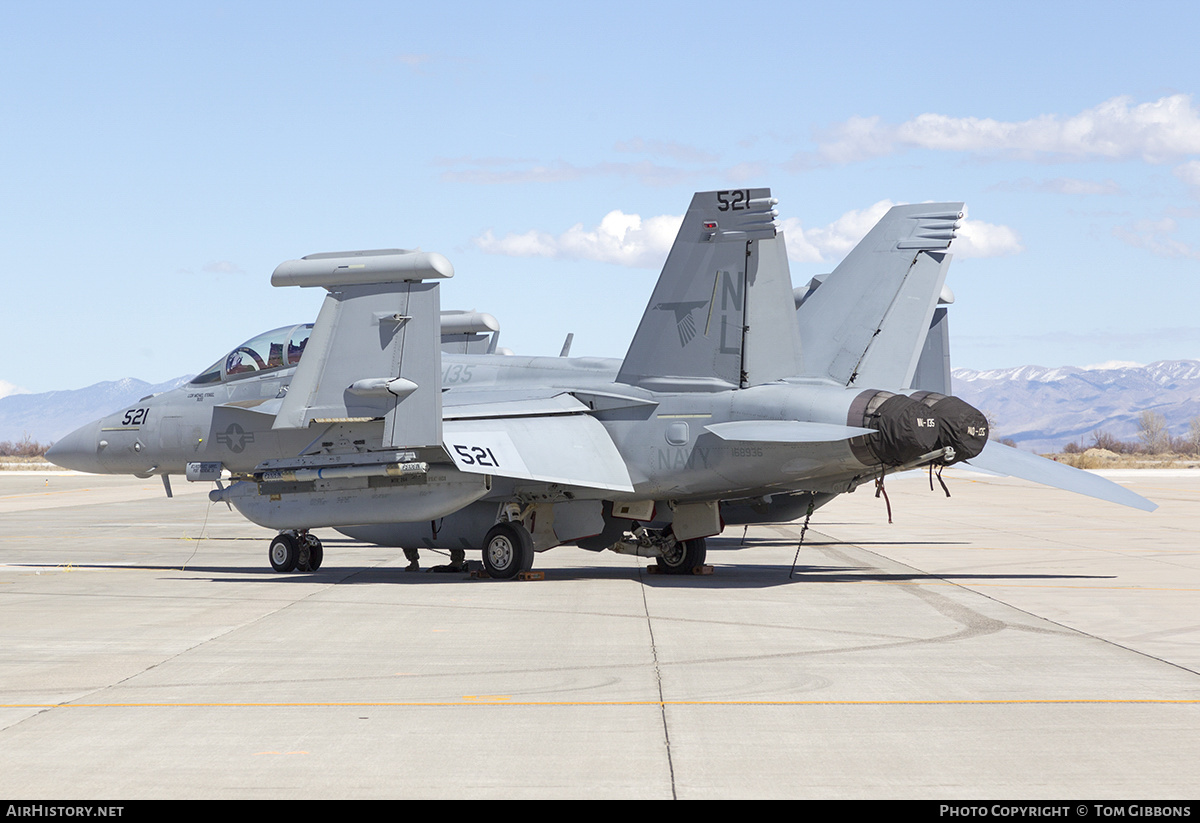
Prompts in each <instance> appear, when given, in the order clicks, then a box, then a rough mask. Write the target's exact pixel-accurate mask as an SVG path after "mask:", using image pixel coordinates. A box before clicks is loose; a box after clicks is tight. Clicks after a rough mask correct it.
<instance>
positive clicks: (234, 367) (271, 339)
mask: <svg viewBox="0 0 1200 823" xmlns="http://www.w3.org/2000/svg"><path fill="white" fill-rule="evenodd" d="M312 329H313V324H312V323H304V324H302V325H299V326H283V327H282V328H278V329H272V330H271V331H269V332H264V333H263V334H260V335H258V336H257V337H254V338H251V339H250V340H247V341H246V342H245V343H243V344H242V345H240V346H238V347H237V348H236V349H234V350H233V351H231V352H229V354H227V355H225V356H224V357H222V358H221V359H220V360H218V361H217V362H216V363H213V364H212V365H211V366H209V367H208V368H207V369H205V370H204V371H202V372H200V374H199V375H198V376H196V377H195V378H193V379H192V383H193V384H203V383H223V382H225V381H226V380H237V379H239V378H242V377H247V376H249V375H253V374H262V373H264V372H268V371H274V370H276V369H285V368H289V367H291V366H295V365H296V364H297V363H299V362H300V356H301V355H303V354H304V347H305V346H307V345H308V337H309V335H310V334H312Z"/></svg>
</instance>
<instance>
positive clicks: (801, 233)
mask: <svg viewBox="0 0 1200 823" xmlns="http://www.w3.org/2000/svg"><path fill="white" fill-rule="evenodd" d="M894 205H896V204H895V203H893V202H892V201H890V200H880V201H879V202H878V203H875V204H874V205H872V206H868V207H866V208H865V209H854V210H851V211H848V212H846V213H845V214H843V215H842V216H841V217H839V218H838V219H836V220H834V221H833V222H832V223H830V224H828V225H826V226H818V227H815V228H811V229H806V228H804V225H803V224H802V223H801V221H800V220H798V219H797V218H794V217H793V218H788V219H786V220H781V221H779V222H780V227H781V228H782V229H783V231H784V232H785V234H786V236H787V249H788V258H789V259H791V260H794V261H796V262H800V263H820V262H824V261H837V260H840V259H841V258H843V257H845V256H846V255H847V254H849V252H850V250H851V249H853V248H854V246H855V244H857V243H858V241H859V240H862V239H863V237H864V236H865V235H866V233H867V232H869V231H870V230H871V229H872V228H873V227H874V226H875V224H876V223H878V222H879V219H880V218H881V217H883V215H885V214H886V213H887V211H888V209H890V208H891V207H892V206H894ZM682 222H683V218H682V217H681V216H678V215H662V216H659V217H650V218H646V219H645V220H643V219H642V217H641V216H640V215H637V214H625V213H624V212H623V211H620V210H619V209H618V210H614V211H610V212H609V213H608V214H606V215H605V216H604V219H603V220H601V221H600V225H599V226H596V227H595V228H593V229H584V227H583V224H582V223H577V224H576V225H574V226H572V227H571V228H569V229H567V231H565V232H563V233H562V234H558V235H554V234H550V233H548V232H543V231H537V230H536V229H534V230H531V231H527V232H525V233H524V234H506V235H504V236H503V237H496V236H495V234H493V233H492V231H491V230H490V229H489V230H488V231H486V232H484V233H483V234H482V235H480V236H479V237H476V238H475V239H474V240H473V241H472V242H473V243H474V244H475V246H476V247H477V248H479V249H480V250H481V251H484V252H487V253H488V254H504V255H508V256H510V257H554V258H560V259H568V260H598V261H601V262H604V263H616V264H618V265H621V266H634V267H639V268H648V269H657V268H659V267H660V266H662V264H663V261H665V260H666V257H667V252H669V251H670V250H671V244H672V243H674V242H675V235H676V234H677V233H678V232H679V226H680V224H682ZM950 251H952V252H954V255H955V256H956V257H958V258H966V257H998V256H1002V255H1007V254H1016V253H1018V252H1020V251H1023V247H1022V246H1021V242H1020V239H1019V238H1018V237H1017V233H1016V232H1015V231H1013V230H1012V229H1010V228H1009V227H1008V226H998V225H994V224H992V223H983V222H980V221H978V220H970V219H964V220H963V222H962V225H961V227H960V228H959V230H958V237H957V238H956V239H955V240H954V242H953V244H952V245H951V247H950Z"/></svg>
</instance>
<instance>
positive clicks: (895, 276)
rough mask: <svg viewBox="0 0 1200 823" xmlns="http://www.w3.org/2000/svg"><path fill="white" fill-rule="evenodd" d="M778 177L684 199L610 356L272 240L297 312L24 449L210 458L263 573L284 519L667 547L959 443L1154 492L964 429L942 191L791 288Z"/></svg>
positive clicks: (981, 430)
mask: <svg viewBox="0 0 1200 823" xmlns="http://www.w3.org/2000/svg"><path fill="white" fill-rule="evenodd" d="M776 202H777V201H776V200H774V199H773V198H772V197H771V193H770V190H769V189H733V190H726V191H715V192H703V193H699V194H696V195H695V196H694V197H693V199H692V203H691V206H690V207H689V208H688V211H687V214H686V216H685V217H684V220H683V225H682V226H681V228H680V230H679V234H678V236H677V238H676V240H675V244H674V246H673V247H672V249H671V252H670V254H669V256H668V257H667V261H666V264H665V266H664V268H663V271H662V274H661V276H660V278H659V280H658V284H657V286H656V287H655V289H654V293H653V295H652V296H651V298H650V300H649V302H648V304H647V308H646V311H645V313H644V315H643V316H642V320H641V324H640V325H639V327H638V329H637V332H636V334H635V335H634V338H633V342H632V343H631V344H630V347H629V350H628V353H627V354H626V356H625V358H624V359H623V360H609V359H598V358H568V357H519V356H502V355H499V354H487V353H478V349H479V347H480V345H481V344H482V343H483V341H487V340H489V338H488V336H487V333H488V332H489V330H491V331H494V330H495V328H496V326H495V323H494V320H492V319H491V318H490V317H488V316H486V315H485V316H479V315H456V314H446V315H443V314H441V312H440V307H439V295H438V281H439V280H440V279H443V278H447V277H451V276H453V267H452V266H451V265H450V263H449V261H448V260H446V258H444V257H442V256H441V255H438V254H432V253H426V252H414V251H404V250H383V251H360V252H344V253H333V254H315V255H309V256H308V257H305V258H302V259H300V260H292V261H288V262H285V263H282V264H280V266H279V267H278V268H276V270H275V272H274V274H273V276H272V279H271V282H272V283H273V284H274V285H276V286H299V287H317V288H324V289H326V291H327V295H326V297H325V301H324V304H323V306H322V308H321V311H320V314H319V316H318V318H317V321H316V323H315V324H302V325H297V326H294V327H285V328H281V329H276V330H274V331H271V332H267V333H266V334H263V335H260V336H258V337H255V338H253V339H252V340H249V341H247V342H246V343H244V344H242V345H240V346H238V347H237V348H235V349H233V351H231V352H230V353H229V354H228V355H227V356H225V357H223V358H221V359H220V360H219V361H217V362H216V363H214V364H213V365H212V366H211V367H210V368H208V369H205V370H204V371H203V372H202V373H201V374H200V375H199V376H198V377H196V378H195V379H194V380H192V381H191V383H189V384H187V385H186V386H184V387H182V388H180V389H177V390H175V391H171V392H166V393H163V394H160V395H155V396H152V397H147V398H145V399H143V400H142V401H140V402H139V403H138V404H137V405H135V406H134V407H132V408H129V409H123V410H121V411H119V412H117V413H115V414H113V415H111V416H109V417H106V418H104V419H102V420H98V421H96V422H94V423H92V424H90V425H88V426H85V427H83V428H81V429H79V430H78V431H76V432H74V433H72V434H71V435H69V436H67V437H66V438H64V439H63V440H62V441H60V442H59V443H58V444H56V445H55V446H54V448H53V449H51V451H50V452H49V454H48V455H47V456H48V457H49V459H51V460H52V461H54V462H55V463H57V464H59V465H61V466H65V467H69V468H75V469H80V470H83V471H91V472H110V473H132V474H135V475H138V476H149V475H153V474H159V475H163V476H164V485H166V486H167V490H168V494H169V493H170V484H169V482H168V481H167V480H166V476H167V475H170V474H175V475H181V474H182V475H185V476H186V477H187V479H188V480H192V481H217V489H216V490H215V491H213V492H212V493H211V495H210V497H211V498H212V499H213V500H214V501H224V502H227V503H229V504H231V505H232V506H234V507H236V508H237V509H238V511H240V512H241V513H242V514H243V515H245V516H246V517H247V518H248V519H250V520H252V521H253V522H255V523H258V524H260V525H262V526H266V527H269V528H272V529H278V530H279V534H278V535H277V536H276V537H275V538H274V539H273V540H272V541H271V544H270V550H269V557H270V561H271V564H272V566H273V567H274V568H275V569H276V570H278V571H281V572H288V571H295V570H299V571H309V570H314V569H316V568H318V567H319V566H320V564H321V560H322V556H323V549H322V546H321V543H320V541H319V540H318V539H317V538H316V537H315V536H314V535H313V534H312V533H311V531H310V530H311V529H314V528H318V527H332V528H334V529H336V530H338V531H340V532H342V533H343V534H346V535H349V536H350V537H353V538H355V539H359V540H363V541H368V542H372V543H377V544H382V545H390V546H403V547H407V548H420V547H428V548H443V549H466V550H482V553H483V563H484V566H485V567H486V568H487V571H488V572H489V573H490V574H491V576H493V577H497V578H508V577H514V576H516V575H517V574H518V573H520V572H521V571H523V570H528V569H529V568H530V566H531V565H532V563H533V559H534V555H535V553H536V552H542V551H545V550H547V549H550V548H553V547H555V546H560V545H575V546H579V547H581V548H583V549H587V550H591V551H601V550H604V549H609V550H612V551H616V552H622V553H633V554H638V555H642V556H647V557H655V558H657V566H658V568H659V570H661V571H662V572H665V573H673V574H679V573H691V572H692V571H693V570H695V569H697V568H698V567H700V566H702V565H703V563H704V560H705V538H707V537H710V536H713V535H716V534H719V533H720V532H721V531H722V529H723V528H724V527H725V526H726V525H731V524H743V523H766V522H786V521H790V520H793V519H796V518H798V517H801V516H804V515H805V514H806V513H808V514H811V512H812V511H813V510H814V509H816V508H819V507H820V506H823V505H824V504H826V503H828V502H829V501H830V500H832V499H833V498H834V497H836V496H837V495H839V494H842V493H844V492H850V491H853V490H854V489H855V488H856V487H857V486H859V485H861V484H863V483H874V482H877V481H882V478H883V477H884V476H885V475H887V474H889V473H892V472H896V471H900V470H906V469H912V468H917V467H925V466H933V467H939V468H940V467H944V466H948V465H952V464H955V463H960V462H964V461H966V462H967V463H968V464H970V465H972V466H978V467H980V468H983V469H985V470H992V471H995V472H998V473H1001V474H1011V475H1016V476H1019V477H1023V478H1027V479H1030V480H1034V481H1037V482H1040V483H1045V484H1048V485H1052V486H1057V487H1060V488H1064V489H1068V490H1071V491H1075V492H1079V493H1083V494H1088V495H1092V496H1094V497H1099V498H1102V499H1105V500H1109V501H1112V502H1116V503H1122V504H1124V505H1128V506H1133V507H1136V508H1141V509H1145V510H1151V509H1153V508H1155V506H1154V504H1153V503H1150V502H1149V501H1147V500H1145V499H1144V498H1142V497H1140V496H1138V495H1136V494H1134V493H1132V492H1130V491H1128V490H1127V489H1124V488H1123V487H1121V486H1118V485H1116V484H1114V483H1111V482H1109V481H1107V480H1104V479H1103V478H1100V477H1098V476H1095V475H1091V474H1088V473H1086V472H1080V471H1076V470H1074V469H1071V468H1069V467H1066V466H1063V465H1060V464H1057V463H1054V462H1052V461H1048V460H1043V459H1042V458H1039V457H1036V456H1034V455H1031V454H1026V453H1022V452H1019V451H1017V450H1015V449H1012V448H1009V447H1006V446H1002V445H999V444H997V443H994V442H989V440H988V424H987V420H986V418H985V417H984V415H983V414H981V413H980V412H979V411H978V410H976V409H974V408H972V407H971V406H969V405H968V404H966V403H965V402H963V401H962V400H959V399H958V398H955V397H953V396H949V391H948V390H949V363H948V348H947V342H946V341H947V336H946V325H945V313H946V310H945V307H944V306H940V305H939V297H943V298H944V299H943V301H942V302H946V301H947V300H949V299H952V298H947V297H945V295H946V294H948V292H947V291H946V290H945V287H944V285H945V278H946V270H947V267H948V265H949V262H950V254H949V253H948V251H947V250H948V248H949V246H950V243H951V241H952V240H953V238H954V235H955V230H956V229H957V228H958V226H959V221H960V220H961V217H962V204H961V203H925V204H920V205H909V206H897V207H895V208H893V209H892V210H891V211H889V212H888V213H887V215H886V216H885V217H884V218H883V219H882V220H881V221H880V222H879V224H878V225H876V226H875V228H874V229H872V231H871V232H870V233H869V234H868V235H867V236H866V237H865V238H864V239H863V240H862V242H860V243H859V244H858V246H857V247H856V248H855V249H854V250H853V251H852V252H851V253H850V255H849V256H848V257H847V258H846V259H845V260H844V261H842V263H841V264H840V265H839V266H838V267H837V268H836V269H835V270H834V271H833V272H832V273H831V274H829V275H827V276H826V277H824V278H816V279H814V281H813V282H812V283H810V284H809V286H808V287H807V288H804V289H795V290H793V287H792V282H791V275H790V272H789V269H788V262H787V254H786V251H785V248H784V238H783V234H782V233H781V232H780V231H779V227H778V223H777V222H776V217H777V212H776V210H775V208H774V207H775V205H776ZM489 321H490V322H489ZM490 341H491V342H490V343H489V344H488V345H490V346H494V341H495V337H494V335H493V336H492V337H491V338H490ZM473 346H474V348H472V347H473ZM443 349H446V351H443ZM451 352H455V353H451ZM224 472H228V473H229V474H230V478H231V480H232V484H231V485H228V486H226V485H224V484H223V483H222V482H221V478H222V477H223V476H224V474H223V473H224Z"/></svg>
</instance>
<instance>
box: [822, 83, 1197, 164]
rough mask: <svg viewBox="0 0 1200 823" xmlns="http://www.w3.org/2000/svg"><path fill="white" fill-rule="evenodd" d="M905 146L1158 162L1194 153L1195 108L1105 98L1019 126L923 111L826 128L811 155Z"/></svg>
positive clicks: (842, 155) (1173, 101)
mask: <svg viewBox="0 0 1200 823" xmlns="http://www.w3.org/2000/svg"><path fill="white" fill-rule="evenodd" d="M909 148H921V149H930V150H934V151H954V152H971V153H982V154H1005V155H1016V156H1027V157H1040V158H1042V159H1083V158H1104V159H1124V158H1131V157H1140V158H1141V159H1143V160H1145V161H1147V162H1150V163H1162V162H1166V161H1168V160H1170V159H1172V158H1176V157H1181V156H1185V155H1189V154H1200V110H1197V108H1196V107H1195V106H1193V105H1192V99H1191V97H1190V96H1189V95H1186V94H1175V95H1171V96H1169V97H1163V98H1160V99H1158V100H1155V101H1152V102H1149V103H1134V101H1133V98H1131V97H1128V96H1121V97H1113V98H1111V99H1109V100H1105V101H1104V102H1103V103H1101V104H1100V105H1098V106H1095V107H1093V108H1090V109H1086V110H1085V111H1082V112H1080V113H1079V114H1075V115H1071V116H1069V117H1064V116H1062V115H1058V114H1044V115H1041V116H1039V117H1035V118H1032V119H1030V120H1022V121H1003V120H994V119H992V118H990V117H988V118H979V117H951V116H949V115H945V114H934V113H926V114H920V115H917V116H916V117H914V118H912V119H911V120H908V121H906V122H904V123H900V124H898V125H896V124H889V123H884V122H883V121H882V120H881V119H880V118H879V117H852V118H850V119H849V120H847V121H845V122H844V123H841V124H839V125H837V126H834V127H833V128H832V129H830V130H829V132H828V133H827V134H826V135H825V139H824V140H823V141H822V142H821V143H820V146H819V149H818V152H819V155H820V157H821V158H822V159H824V160H825V161H827V162H831V163H848V162H852V161H855V160H863V159H866V158H869V157H877V156H880V155H884V154H892V153H894V152H897V151H903V150H905V149H909Z"/></svg>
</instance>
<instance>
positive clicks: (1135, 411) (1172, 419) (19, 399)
mask: <svg viewBox="0 0 1200 823" xmlns="http://www.w3.org/2000/svg"><path fill="white" fill-rule="evenodd" d="M952 375H953V385H954V393H955V394H957V395H958V396H959V397H961V398H962V399H964V400H966V401H967V402H968V403H970V404H971V405H973V406H975V407H976V408H978V409H980V410H982V411H983V412H985V413H986V414H987V415H988V418H989V419H990V420H991V421H992V425H993V434H994V436H996V437H1010V438H1012V439H1013V440H1015V441H1016V442H1017V444H1018V445H1020V446H1022V447H1024V448H1027V449H1033V450H1035V451H1042V452H1048V451H1061V450H1062V448H1063V447H1064V446H1065V445H1066V444H1067V443H1069V442H1072V441H1076V442H1080V443H1082V444H1083V445H1084V446H1086V445H1088V444H1089V443H1090V442H1091V435H1092V433H1093V432H1095V431H1099V430H1103V431H1107V432H1108V433H1109V434H1112V435H1114V436H1116V437H1119V438H1120V439H1122V440H1134V439H1135V438H1136V437H1137V431H1138V427H1137V418H1138V415H1139V414H1141V413H1142V412H1143V411H1146V410H1150V411H1155V412H1158V413H1159V414H1161V415H1163V417H1165V418H1166V420H1167V426H1168V428H1169V429H1170V431H1171V433H1172V434H1173V435H1177V436H1178V435H1183V434H1186V433H1187V430H1188V423H1189V421H1190V420H1191V419H1192V418H1193V417H1200V360H1161V361H1159V362H1157V363H1151V364H1150V365H1148V366H1132V365H1123V366H1113V367H1090V368H1079V367H1075V366H1060V367H1057V368H1045V367H1042V366H1018V367H1016V368H1011V369H991V370H988V371H975V370H972V369H955V370H954V371H953V373H952ZM190 379H191V375H187V376H184V377H179V378H176V379H175V380H169V381H167V382H165V383H159V384H157V385H151V384H149V383H146V382H144V381H141V380H135V379H133V378H125V379H123V380H113V381H109V382H105V383H96V384H95V385H93V386H88V387H87V388H84V389H74V390H68V391H52V392H44V393H42V394H12V395H9V396H7V397H0V441H3V440H11V441H19V440H21V439H22V438H23V437H24V436H25V435H29V437H31V438H32V439H33V440H37V441H39V442H41V443H49V442H52V441H54V440H57V439H59V438H60V437H62V436H63V435H65V434H67V433H69V432H71V431H73V430H74V429H76V428H78V427H79V426H82V425H83V424H84V423H88V422H90V421H92V420H95V419H96V418H98V417H101V416H103V415H105V414H109V413H110V412H114V411H117V410H118V409H120V408H122V407H124V406H130V405H132V404H134V403H136V402H137V401H138V400H139V399H140V398H142V397H145V396H146V395H148V394H155V393H157V392H161V391H167V390H168V389H173V388H176V387H177V386H181V385H183V384H184V383H186V382H187V381H188V380H190Z"/></svg>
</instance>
